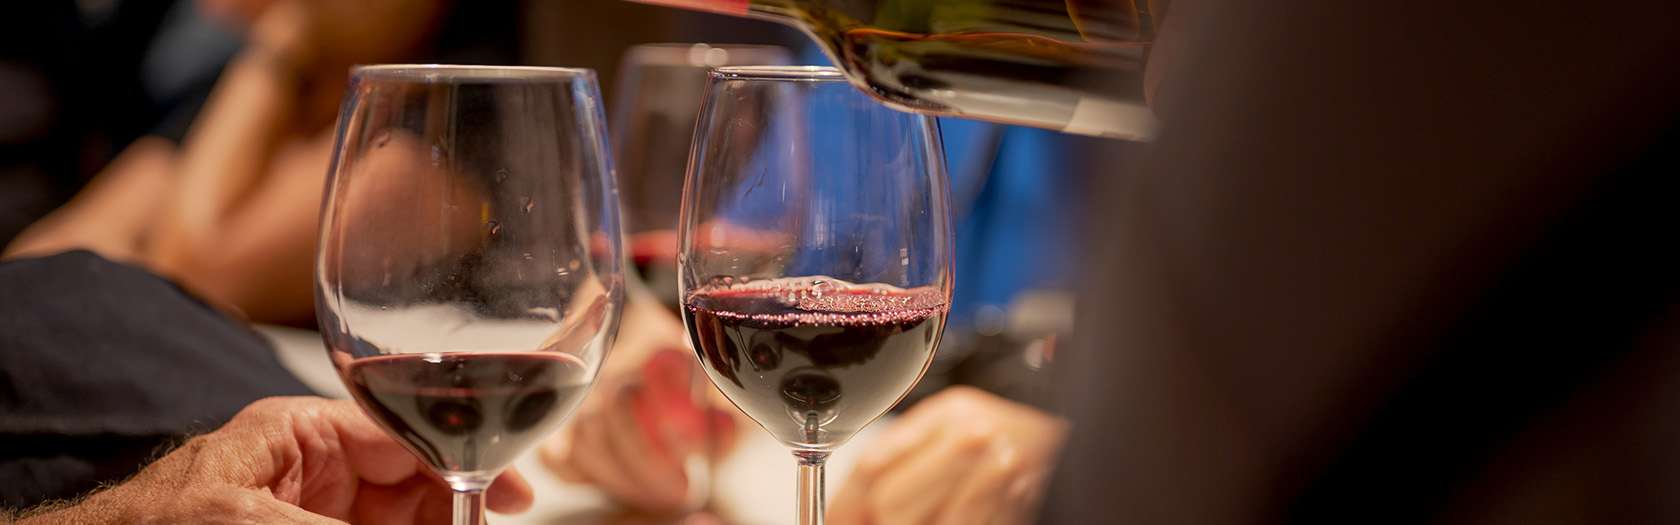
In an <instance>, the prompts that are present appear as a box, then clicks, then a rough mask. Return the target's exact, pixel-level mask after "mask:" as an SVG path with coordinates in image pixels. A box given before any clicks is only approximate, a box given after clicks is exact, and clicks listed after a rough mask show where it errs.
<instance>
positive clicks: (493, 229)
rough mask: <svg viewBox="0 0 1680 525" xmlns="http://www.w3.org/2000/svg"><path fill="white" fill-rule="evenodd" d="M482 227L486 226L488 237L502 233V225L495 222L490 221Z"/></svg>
mask: <svg viewBox="0 0 1680 525" xmlns="http://www.w3.org/2000/svg"><path fill="white" fill-rule="evenodd" d="M484 225H485V226H488V227H489V228H490V235H495V234H498V233H501V232H502V223H499V222H496V221H490V222H487V223H484Z"/></svg>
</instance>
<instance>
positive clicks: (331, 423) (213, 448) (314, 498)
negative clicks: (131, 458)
mask: <svg viewBox="0 0 1680 525" xmlns="http://www.w3.org/2000/svg"><path fill="white" fill-rule="evenodd" d="M531 498H532V494H531V488H530V486H529V485H528V484H527V483H526V482H525V480H524V478H522V477H520V476H519V474H518V473H517V472H516V471H514V470H511V469H510V470H509V471H508V472H507V473H506V474H504V475H503V476H501V477H500V478H497V480H496V482H495V483H494V484H493V485H492V486H491V488H490V491H489V492H488V494H487V495H486V504H487V505H488V506H489V507H490V508H491V509H492V510H496V511H497V512H519V511H523V510H524V509H526V508H529V507H530V505H531ZM450 502H451V498H450V494H449V489H448V487H446V486H445V485H444V484H443V483H442V481H440V480H438V479H437V478H436V477H435V476H434V475H432V474H431V473H429V472H428V471H427V467H425V466H424V465H423V464H421V463H420V461H419V460H417V459H415V457H414V455H413V454H411V453H409V452H408V450H407V449H405V448H403V447H402V446H401V445H399V444H397V442H395V441H393V440H392V439H391V438H390V437H389V436H387V435H386V434H385V432H384V431H383V430H381V429H380V428H379V427H378V426H377V425H375V424H374V423H373V421H372V420H369V419H368V418H367V416H365V415H363V414H362V413H361V411H360V410H359V409H357V408H356V406H355V405H354V404H353V403H351V402H349V401H327V400H324V399H319V398H305V397H294V398H269V399H264V400H261V401H258V402H256V403H253V404H252V405H251V406H249V407H247V408H246V409H245V410H244V411H241V412H240V413H239V415H238V416H236V417H234V419H233V420H232V421H230V422H228V424H227V425H225V426H223V427H222V428H220V429H218V430H216V431H215V432H211V433H209V434H205V435H202V436H198V437H196V438H193V439H191V440H189V441H187V442H186V443H185V444H183V445H182V446H181V447H179V448H177V449H176V450H175V451H174V452H171V453H169V454H168V455H166V456H164V457H163V458H162V459H159V460H158V461H157V462H155V463H153V464H151V465H149V466H147V467H146V468H145V470H142V471H141V472H140V473H139V474H137V475H135V476H134V477H133V478H131V479H129V480H127V481H124V482H123V483H120V484H118V485H115V486H113V487H110V488H108V489H105V490H102V491H99V492H96V493H94V494H92V495H90V496H87V497H85V498H82V499H81V500H79V501H76V502H73V503H69V504H58V505H49V506H46V507H42V508H39V509H33V510H30V511H25V512H23V513H21V514H13V515H12V516H11V518H13V519H14V520H16V521H15V523H17V524H18V525H35V524H43V525H44V524H51V523H132V522H142V521H144V522H156V523H203V522H222V523H229V522H242V523H319V524H328V523H342V522H344V521H353V522H357V523H418V522H422V521H423V522H428V523H432V522H444V521H448V517H449V516H450ZM0 515H3V514H0Z"/></svg>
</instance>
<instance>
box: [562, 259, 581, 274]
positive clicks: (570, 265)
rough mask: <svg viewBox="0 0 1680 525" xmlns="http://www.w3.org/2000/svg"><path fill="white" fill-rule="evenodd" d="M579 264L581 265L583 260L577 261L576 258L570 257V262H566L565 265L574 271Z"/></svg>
mask: <svg viewBox="0 0 1680 525" xmlns="http://www.w3.org/2000/svg"><path fill="white" fill-rule="evenodd" d="M579 266H583V261H579V260H577V259H572V262H570V263H567V264H566V267H567V268H570V269H571V270H572V271H574V272H575V271H577V269H578V267H579Z"/></svg>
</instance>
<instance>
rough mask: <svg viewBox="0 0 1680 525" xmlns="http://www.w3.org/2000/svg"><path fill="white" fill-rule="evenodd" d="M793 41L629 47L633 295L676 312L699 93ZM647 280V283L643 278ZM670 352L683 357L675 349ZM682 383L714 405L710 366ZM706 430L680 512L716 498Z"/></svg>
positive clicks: (626, 153) (613, 118)
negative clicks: (714, 76)
mask: <svg viewBox="0 0 1680 525" xmlns="http://www.w3.org/2000/svg"><path fill="white" fill-rule="evenodd" d="M792 60H793V56H792V53H790V52H789V51H788V50H787V49H786V48H783V47H779V46H765V45H737V44H704V43H666V44H641V45H636V46H631V47H630V48H629V49H627V50H625V52H624V57H623V58H622V59H621V60H620V61H619V65H618V78H617V82H615V86H616V87H615V88H614V89H613V91H612V92H611V93H609V96H608V98H607V107H608V112H607V115H608V121H607V122H608V124H609V125H608V126H607V127H608V129H610V130H611V132H612V144H613V158H614V159H615V160H616V161H617V168H618V191H619V205H620V208H621V209H620V211H621V212H622V214H623V222H624V230H625V233H627V234H628V239H627V240H628V244H627V245H626V247H625V248H626V250H627V251H628V252H629V253H630V261H631V263H632V264H631V268H633V269H634V270H635V272H634V275H633V276H634V277H639V278H640V279H629V280H628V281H626V284H627V285H628V286H627V289H628V290H629V293H628V299H627V301H629V302H631V304H634V303H635V302H636V301H640V300H652V301H657V302H658V303H659V304H660V305H662V306H664V307H665V308H668V309H669V310H670V311H671V312H672V313H673V314H676V313H677V311H678V309H679V306H678V304H677V303H678V301H677V256H676V246H677V210H679V209H680V208H681V206H682V183H683V175H684V171H685V170H686V168H687V167H688V149H689V143H690V142H691V141H692V140H693V138H694V121H695V119H696V118H697V117H696V116H697V115H698V114H699V111H700V100H701V99H700V95H701V92H702V91H703V90H704V88H705V87H706V73H707V72H708V71H711V68H714V67H718V66H728V65H746V64H757V65H783V64H788V63H791V62H792ZM644 283H645V285H646V286H643V285H642V284H644ZM661 351H662V352H664V351H669V352H671V354H672V355H670V356H668V357H670V358H672V359H674V360H676V361H675V362H678V363H685V364H686V363H688V362H689V361H684V360H685V359H687V358H685V357H682V355H681V354H680V353H678V351H676V350H661ZM686 379H687V381H688V384H687V385H684V386H682V387H681V388H683V389H684V390H685V391H688V392H690V393H691V394H692V396H693V400H694V402H695V404H696V406H700V407H709V406H711V404H712V401H710V399H711V398H712V397H713V396H712V385H711V383H710V382H708V381H707V380H706V379H705V374H704V372H701V371H700V370H699V369H698V368H694V369H692V371H691V373H690V374H689V375H688V377H687V378H686ZM701 419H702V421H701V422H700V425H701V426H702V428H701V429H700V430H701V431H700V432H699V433H698V435H699V436H701V437H700V438H698V439H695V440H693V441H692V442H690V443H689V445H690V446H689V447H688V448H689V449H690V450H692V451H693V453H691V454H689V455H688V457H685V458H683V463H684V468H683V470H684V476H685V477H686V478H687V480H688V494H687V496H685V497H684V498H683V500H684V502H685V505H684V506H683V507H682V508H681V509H679V510H680V511H693V510H696V509H697V508H699V507H702V506H704V505H706V504H707V503H708V502H709V500H710V497H711V495H712V494H711V489H712V473H713V469H712V466H713V465H712V461H713V460H714V459H715V458H714V457H712V456H713V453H714V452H716V451H717V450H718V448H717V447H716V443H714V442H713V441H712V438H713V436H714V432H715V429H714V428H712V427H711V425H710V419H709V418H701Z"/></svg>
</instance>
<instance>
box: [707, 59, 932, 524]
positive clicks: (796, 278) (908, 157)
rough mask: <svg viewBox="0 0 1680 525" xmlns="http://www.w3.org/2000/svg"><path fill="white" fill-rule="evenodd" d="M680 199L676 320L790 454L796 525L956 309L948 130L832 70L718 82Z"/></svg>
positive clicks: (724, 75) (743, 70)
mask: <svg viewBox="0 0 1680 525" xmlns="http://www.w3.org/2000/svg"><path fill="white" fill-rule="evenodd" d="M690 156H691V159H690V161H689V171H688V180H687V185H686V188H685V190H684V194H683V207H682V219H681V222H680V228H679V236H680V250H679V255H678V257H679V258H678V263H679V270H678V273H679V281H680V283H681V285H680V287H681V293H682V298H683V306H684V311H683V317H684V322H685V323H686V325H687V328H688V331H689V336H690V337H691V339H692V340H693V342H694V346H695V349H696V352H697V354H698V357H699V358H700V361H701V366H702V368H704V369H705V370H706V371H707V374H708V375H709V376H710V377H711V380H712V382H713V383H714V384H716V385H717V386H718V388H719V389H720V390H722V391H723V393H724V394H725V395H727V396H728V397H729V399H730V400H731V401H733V402H734V403H735V404H736V406H739V407H740V408H741V410H742V411H744V412H746V413H747V415H748V416H751V417H752V418H753V419H754V420H755V421H757V422H758V423H759V424H760V425H761V426H763V427H764V429H765V430H768V431H769V432H770V433H771V434H772V435H773V436H775V437H776V438H777V439H778V440H780V441H782V442H783V443H784V444H786V445H787V446H788V447H790V448H792V449H793V453H794V456H795V457H796V458H797V460H798V462H799V494H800V502H799V506H798V512H797V517H798V520H799V521H798V522H799V523H801V524H815V523H822V519H823V463H824V461H825V460H826V459H827V458H828V456H829V454H830V453H831V452H832V451H833V450H834V449H835V448H836V447H839V446H840V445H842V444H844V443H845V442H846V441H847V440H848V439H851V437H852V436H853V435H855V434H856V433H857V432H858V431H859V430H861V429H862V428H863V427H864V426H865V425H868V424H869V423H870V422H871V421H874V420H875V419H876V418H878V417H880V416H881V415H882V414H884V413H886V412H887V410H888V409H891V408H892V406H893V405H894V404H895V403H897V402H898V401H899V400H900V399H902V398H903V397H904V395H905V393H907V392H909V391H910V388H911V387H912V386H914V385H915V383H916V381H917V379H919V378H920V377H921V375H922V373H923V372H924V371H926V369H927V365H928V362H929V360H930V359H931V358H932V357H933V353H934V349H935V348H936V347H937V346H938V343H939V336H940V333H941V329H942V328H943V326H944V319H945V313H946V311H947V308H948V304H949V302H950V297H951V282H952V279H951V267H952V262H951V252H952V249H951V242H952V241H951V228H950V217H949V205H948V203H947V200H948V196H947V190H946V181H945V168H944V165H943V159H944V156H943V154H942V152H941V150H940V143H939V130H938V127H937V124H936V123H935V121H934V120H933V119H932V118H931V117H927V116H922V115H914V114H910V113H904V112H900V111H896V110H892V109H888V108H887V107H885V106H882V105H880V104H878V103H876V102H874V101H872V100H870V99H869V97H867V96H866V95H864V94H862V93H859V92H858V91H857V90H855V89H853V88H852V87H851V86H850V85H848V84H847V83H846V81H845V79H844V78H843V77H842V76H841V75H840V73H839V72H838V71H837V70H834V69H833V68H819V67H737V68H719V69H717V70H715V71H713V72H712V73H711V75H710V81H709V83H708V84H707V86H706V97H705V102H704V106H702V109H701V113H700V121H699V124H698V125H697V126H696V127H695V140H694V147H693V150H692V153H691V154H690Z"/></svg>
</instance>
